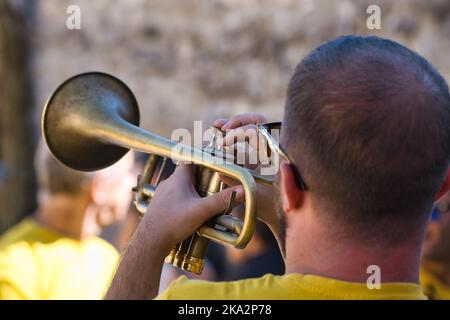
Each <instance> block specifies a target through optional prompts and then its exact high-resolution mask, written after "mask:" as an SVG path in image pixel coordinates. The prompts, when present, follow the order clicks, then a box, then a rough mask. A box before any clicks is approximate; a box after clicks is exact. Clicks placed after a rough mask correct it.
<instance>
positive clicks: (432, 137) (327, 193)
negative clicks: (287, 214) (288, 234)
mask: <svg viewBox="0 0 450 320" xmlns="http://www.w3.org/2000/svg"><path fill="white" fill-rule="evenodd" d="M281 138H282V141H281V142H282V144H285V147H286V149H287V152H288V153H289V154H290V156H291V157H292V160H293V162H294V163H295V165H296V166H297V167H298V169H299V171H300V172H301V174H302V176H303V178H304V180H305V183H306V185H308V188H309V190H310V191H311V193H312V194H314V197H313V198H314V199H315V200H314V201H315V202H314V203H315V205H317V208H318V211H319V212H320V213H319V214H322V212H323V214H333V215H335V221H338V223H339V224H340V225H342V226H344V227H345V226H347V227H350V228H347V229H346V230H347V231H349V232H352V233H353V232H355V231H357V234H359V235H361V237H363V238H365V239H366V240H376V241H379V240H383V243H385V241H397V242H398V241H402V240H404V239H409V238H410V237H411V236H414V233H415V235H416V236H417V235H418V234H417V231H416V230H418V229H417V228H421V229H420V230H423V229H424V227H425V221H426V219H427V217H428V213H429V211H430V209H431V207H432V204H433V200H434V197H435V195H436V193H437V192H438V190H439V187H440V185H441V183H442V181H443V177H444V175H445V172H446V170H447V168H448V162H449V157H450V96H449V90H448V86H447V83H446V81H445V80H444V78H443V77H442V76H441V75H440V74H439V73H438V72H437V71H436V69H435V68H433V66H432V65H431V64H430V63H429V62H427V60H425V59H424V58H423V57H421V56H420V55H418V54H417V53H415V52H413V51H412V50H410V49H408V48H406V47H404V46H402V45H401V44H399V43H397V42H395V41H391V40H386V39H382V38H379V37H374V36H367V37H364V36H343V37H339V38H337V39H335V40H332V41H330V42H327V43H325V44H323V45H321V46H319V47H318V48H316V49H315V50H313V51H312V52H311V53H309V54H308V55H307V56H306V57H305V58H304V59H303V60H302V61H301V62H300V63H299V64H298V66H297V68H296V70H295V73H294V75H293V76H292V79H291V81H290V83H289V87H288V91H287V100H286V106H285V116H284V124H283V129H282V137H281ZM324 211H327V212H324ZM354 235H355V233H353V236H354Z"/></svg>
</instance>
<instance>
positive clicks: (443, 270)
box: [420, 171, 450, 300]
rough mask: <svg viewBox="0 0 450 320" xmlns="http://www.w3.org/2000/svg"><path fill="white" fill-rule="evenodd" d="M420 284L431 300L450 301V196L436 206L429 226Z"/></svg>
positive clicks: (446, 196) (447, 195)
mask: <svg viewBox="0 0 450 320" xmlns="http://www.w3.org/2000/svg"><path fill="white" fill-rule="evenodd" d="M449 175H450V171H449ZM420 282H421V284H422V287H423V289H424V292H425V294H426V295H427V296H428V298H429V299H432V300H450V194H446V195H445V196H444V197H443V198H442V200H440V201H439V202H438V203H437V204H436V207H435V208H434V210H433V213H432V216H431V220H430V222H429V224H428V227H427V231H426V234H425V242H424V248H423V256H422V265H421V269H420Z"/></svg>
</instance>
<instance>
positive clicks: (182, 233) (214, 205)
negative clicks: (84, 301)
mask: <svg viewBox="0 0 450 320" xmlns="http://www.w3.org/2000/svg"><path fill="white" fill-rule="evenodd" d="M192 169H193V168H192V166H188V165H180V166H178V167H177V169H176V170H175V172H174V173H173V174H172V175H171V176H170V177H169V178H168V179H166V180H164V181H163V182H161V183H160V184H159V185H158V187H157V189H156V192H155V195H154V197H153V198H152V200H151V202H150V206H149V209H148V211H147V213H146V214H145V216H144V217H143V218H142V221H141V223H140V224H139V226H138V228H137V230H136V232H135V233H134V235H133V238H132V239H131V242H130V244H129V245H128V248H127V250H126V252H125V254H124V255H123V257H122V259H121V262H120V264H119V267H118V269H117V272H116V275H115V276H114V279H113V281H112V283H111V286H110V288H109V290H108V293H107V294H106V298H107V299H153V298H154V297H156V295H157V294H158V289H159V281H160V277H161V272H162V265H163V263H164V258H165V257H166V255H167V254H168V253H169V251H170V249H172V247H173V246H174V245H175V244H177V243H179V242H181V241H183V240H184V239H186V238H187V237H188V236H189V235H191V234H193V233H194V232H195V230H197V229H198V228H199V227H200V226H201V225H202V224H203V223H204V222H206V221H207V220H209V219H211V218H212V217H214V216H215V215H217V214H219V213H221V212H222V211H223V210H225V209H226V208H227V206H228V201H229V199H230V197H231V193H232V192H233V191H235V192H236V203H239V202H242V200H243V198H244V191H243V188H242V186H233V187H231V188H227V189H225V190H223V191H221V192H219V193H216V194H214V195H211V196H208V197H205V198H201V197H200V196H199V195H198V193H197V192H196V190H195V188H194V175H193V172H192Z"/></svg>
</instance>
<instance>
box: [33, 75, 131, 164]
mask: <svg viewBox="0 0 450 320" xmlns="http://www.w3.org/2000/svg"><path fill="white" fill-rule="evenodd" d="M111 120H114V122H113V121H111ZM117 121H125V122H128V123H131V124H133V125H136V126H139V107H138V103H137V100H136V98H135V96H134V95H133V93H132V91H131V90H130V89H129V88H128V86H127V85H126V84H125V83H123V82H122V81H121V80H119V79H117V78H116V77H113V76H111V75H109V74H106V73H102V72H88V73H83V74H79V75H76V76H74V77H72V78H70V79H68V80H66V81H65V82H63V83H62V84H61V85H60V86H59V87H58V88H57V89H56V90H55V91H54V92H53V94H52V95H51V96H50V97H49V99H48V100H47V103H46V105H45V108H44V113H43V117H42V135H43V137H44V139H45V141H46V143H47V145H48V147H49V149H50V151H51V152H52V154H53V155H54V156H55V158H57V159H58V160H59V161H61V162H62V163H63V164H65V165H67V166H68V167H70V168H73V169H76V170H81V171H95V170H99V169H103V168H106V167H108V166H110V165H112V164H114V163H115V162H116V161H118V160H119V159H120V158H122V157H123V156H124V155H125V154H126V153H127V152H128V149H127V148H124V147H120V146H117V145H114V144H111V143H110V142H108V141H105V140H106V139H105V140H102V138H101V137H102V132H103V131H105V130H106V129H108V126H114V124H115V123H116V122H117ZM99 124H102V125H99Z"/></svg>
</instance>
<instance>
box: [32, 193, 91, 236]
mask: <svg viewBox="0 0 450 320" xmlns="http://www.w3.org/2000/svg"><path fill="white" fill-rule="evenodd" d="M86 207H87V206H86V202H85V201H83V199H81V198H77V197H72V196H65V195H56V196H50V197H49V198H48V199H46V200H44V201H42V203H41V205H40V207H39V210H38V211H37V213H36V215H35V219H36V220H37V221H38V223H40V224H42V225H44V226H45V227H47V228H49V229H51V230H54V231H56V232H58V233H61V234H64V235H66V236H68V237H71V238H75V239H83V238H86V237H89V236H90V235H92V233H93V232H94V231H93V230H90V229H92V228H90V227H88V226H90V225H92V224H93V223H89V222H90V221H87V220H89V219H90V218H89V216H92V215H89V214H87V213H86Z"/></svg>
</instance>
